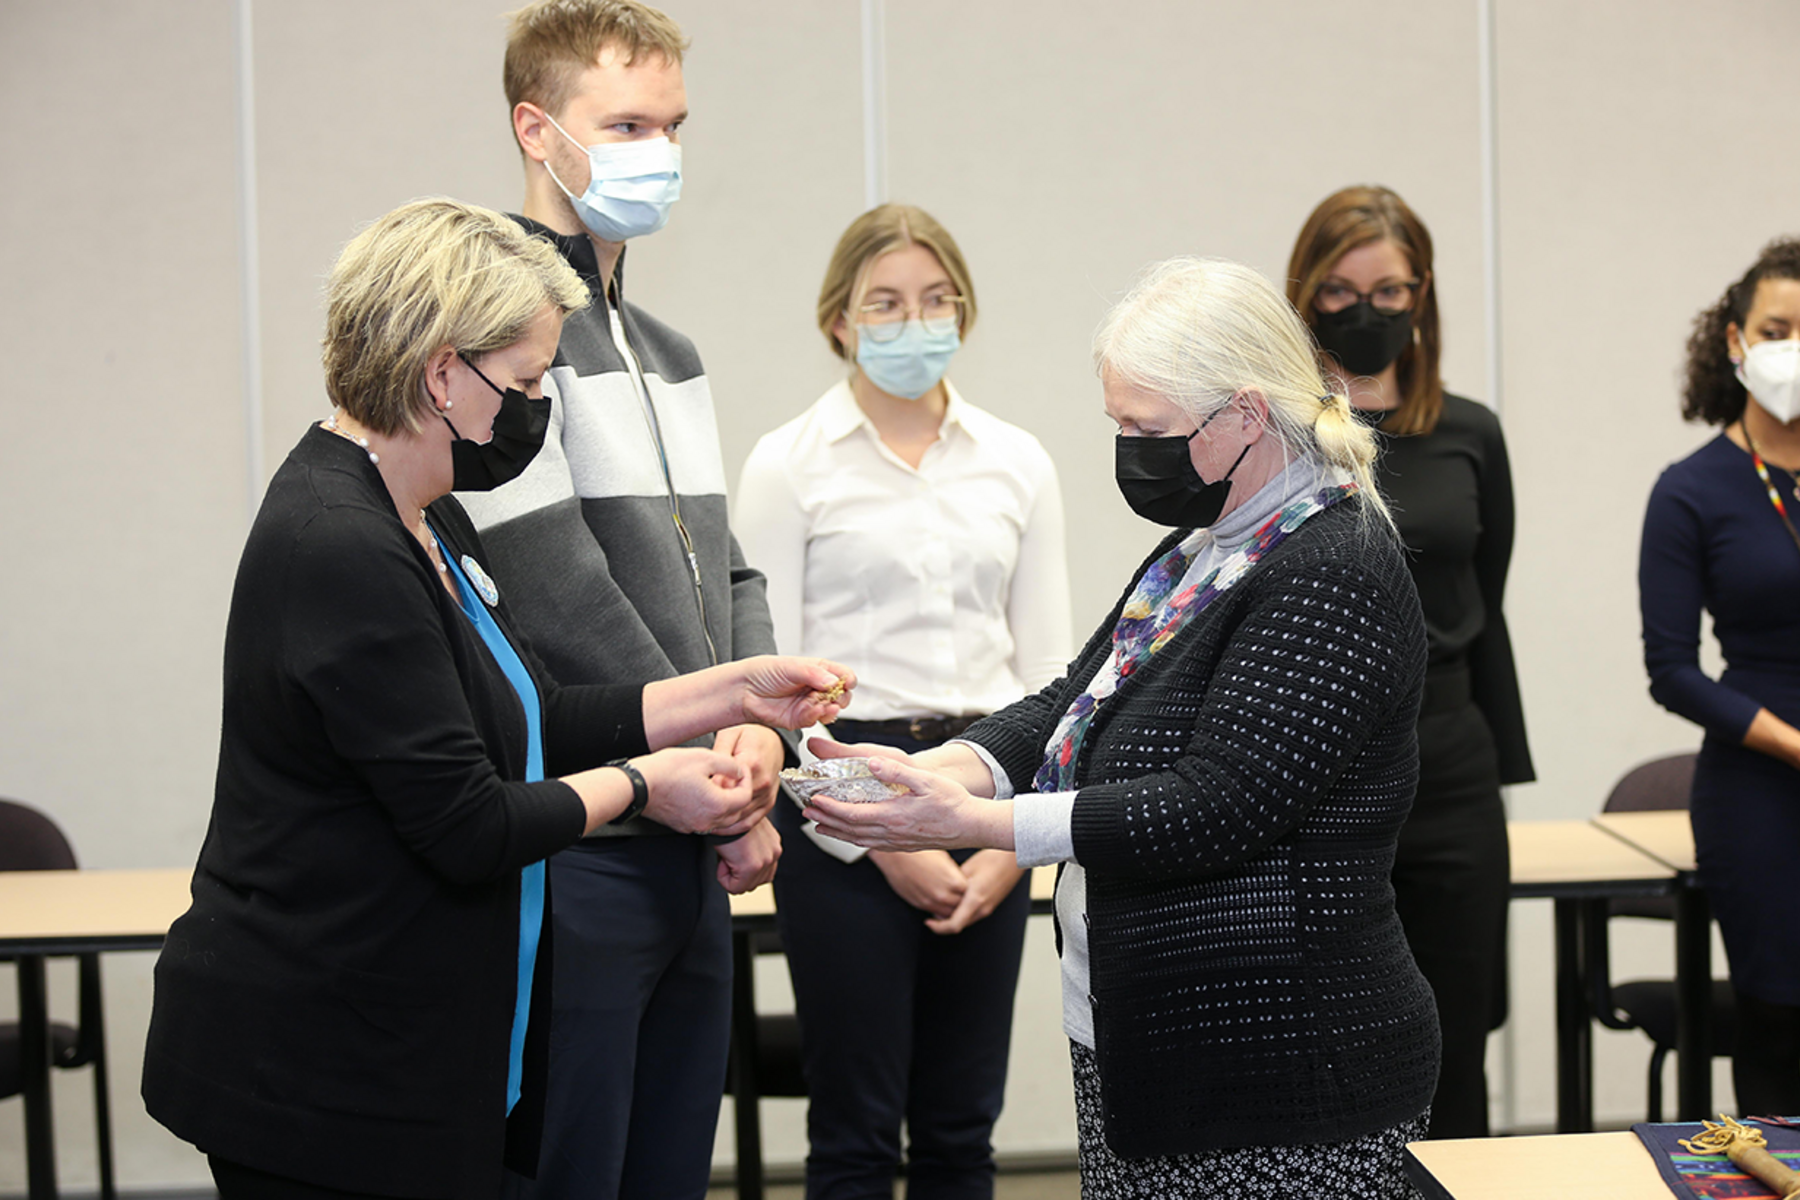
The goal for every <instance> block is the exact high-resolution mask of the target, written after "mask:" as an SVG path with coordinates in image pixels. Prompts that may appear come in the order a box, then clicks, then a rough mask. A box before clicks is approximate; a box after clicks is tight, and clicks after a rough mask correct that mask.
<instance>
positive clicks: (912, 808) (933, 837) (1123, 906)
mask: <svg viewBox="0 0 1800 1200" xmlns="http://www.w3.org/2000/svg"><path fill="white" fill-rule="evenodd" d="M1094 358H1095V363H1096V366H1097V368H1098V370H1099V374H1100V379H1101V383H1102V386H1103V389H1104V392H1105V404H1106V412H1107V415H1108V416H1110V417H1111V418H1112V419H1113V420H1114V421H1115V422H1116V423H1117V425H1118V428H1119V436H1118V438H1117V439H1116V441H1115V444H1114V453H1115V455H1116V475H1117V479H1118V484H1119V488H1120V490H1121V492H1122V493H1123V494H1124V497H1125V499H1126V501H1127V503H1129V504H1130V506H1131V507H1132V508H1133V509H1134V510H1135V511H1137V512H1138V513H1139V514H1140V515H1142V516H1144V517H1147V518H1148V519H1150V520H1152V521H1154V522H1156V523H1158V524H1162V525H1168V526H1173V527H1174V530H1173V532H1171V533H1170V534H1169V536H1168V537H1167V538H1165V539H1164V541H1163V542H1162V544H1161V545H1160V546H1158V547H1157V549H1156V550H1155V551H1153V552H1152V553H1151V556H1150V558H1149V559H1148V560H1147V561H1146V562H1145V563H1144V565H1143V567H1142V568H1140V570H1139V571H1138V572H1137V574H1136V575H1135V576H1134V577H1133V579H1132V581H1131V583H1130V584H1129V585H1128V586H1127V588H1126V589H1125V592H1124V594H1123V595H1122V596H1121V597H1120V600H1119V603H1118V605H1117V606H1116V607H1115V608H1114V610H1113V612H1112V614H1111V615H1110V616H1108V617H1107V619H1106V620H1105V622H1104V623H1103V624H1102V625H1101V627H1100V628H1099V629H1098V630H1097V631H1096V632H1095V634H1094V636H1093V637H1092V638H1091V639H1090V640H1089V641H1088V643H1087V646H1086V648H1084V649H1083V650H1082V651H1081V653H1080V654H1079V655H1078V656H1077V658H1076V659H1075V661H1074V662H1072V663H1071V664H1069V667H1068V670H1067V672H1066V674H1065V675H1064V676H1063V677H1062V678H1061V679H1059V680H1057V681H1056V682H1054V683H1052V684H1050V685H1049V686H1048V687H1045V688H1044V689H1042V690H1041V691H1039V692H1038V693H1037V694H1035V695H1032V696H1028V697H1026V698H1025V699H1024V700H1021V701H1020V702H1019V703H1017V704H1014V705H1012V706H1010V707H1008V708H1006V709H1003V710H1002V711H1000V712H999V713H996V714H995V715H994V716H993V717H991V718H989V719H988V720H986V721H982V722H979V723H978V724H976V725H974V726H973V727H972V728H970V729H969V730H968V731H967V732H966V733H965V734H964V735H963V739H962V740H959V741H958V742H955V743H952V744H950V745H948V746H944V747H942V748H940V749H937V750H933V751H928V752H926V753H923V754H919V755H916V756H914V757H913V758H912V760H911V762H897V761H895V762H884V761H880V760H878V761H877V762H876V764H875V766H874V770H875V772H876V774H878V775H879V776H881V777H883V778H886V779H889V780H891V781H894V782H897V783H900V784H902V785H904V786H905V787H906V788H908V789H909V792H908V793H907V794H903V795H900V796H897V797H895V798H894V799H892V800H890V801H887V802H884V803H876V804H844V803H839V802H836V801H832V800H824V799H822V800H818V801H816V802H815V803H814V804H813V806H812V807H811V808H810V809H809V810H808V815H810V816H812V817H814V818H815V819H816V820H817V822H818V824H819V827H820V828H821V829H822V830H823V831H824V832H826V833H828V834H830V835H832V836H834V837H839V838H844V839H846V840H850V841H853V842H856V843H858V844H860V845H867V846H879V847H883V848H886V849H896V850H897V849H917V848H919V847H922V846H986V847H1000V848H1005V849H1011V850H1013V851H1015V853H1016V854H1017V855H1018V858H1019V861H1020V863H1021V864H1023V865H1027V866H1031V865H1037V864H1044V863H1053V862H1060V863H1065V864H1067V866H1066V868H1065V869H1064V870H1063V871H1062V874H1061V877H1060V881H1059V884H1058V887H1057V899H1056V910H1057V917H1058V924H1059V928H1060V930H1061V934H1062V958H1063V972H1062V974H1063V1012H1064V1029H1065V1030H1066V1032H1067V1033H1068V1035H1069V1037H1070V1041H1071V1056H1072V1059H1073V1064H1074V1071H1075V1104H1076V1118H1077V1122H1078V1125H1079V1132H1080V1149H1081V1173H1082V1195H1083V1196H1085V1197H1089V1198H1090V1200H1094V1198H1106V1197H1127V1196H1132V1197H1136V1196H1183V1197H1229V1198H1231V1200H1247V1198H1254V1197H1291V1196H1296V1195H1308V1196H1313V1195H1316V1196H1333V1197H1410V1196H1412V1195H1413V1194H1414V1193H1413V1191H1412V1189H1411V1186H1410V1185H1409V1184H1408V1183H1407V1182H1406V1179H1405V1177H1404V1175H1403V1173H1402V1168H1401V1162H1402V1155H1403V1152H1404V1146H1405V1143H1406V1142H1407V1141H1408V1140H1410V1139H1413V1138H1416V1137H1419V1136H1421V1135H1422V1134H1423V1132H1424V1129H1425V1120H1426V1117H1425V1113H1426V1108H1427V1106H1428V1104H1429V1102H1430V1097H1431V1088H1432V1082H1433V1078H1434V1076H1435V1074H1436V1067H1437V1049H1438V1048H1437V1023H1436V1019H1435V1016H1434V1014H1433V1011H1432V1002H1431V991H1430V989H1429V988H1428V987H1427V986H1426V984H1425V980H1424V979H1423V977H1421V976H1420V974H1419V972H1418V969H1417V968H1416V967H1415V966H1414V965H1413V961H1412V957H1411V955H1410V954H1408V952H1407V948H1406V939H1405V937H1404V935H1403V934H1402V932H1401V929H1400V923H1399V920H1398V919H1397V918H1396V916H1395V914H1394V906H1393V895H1392V892H1391V891H1390V890H1389V887H1388V878H1387V877H1388V870H1389V868H1390V866H1391V864H1392V861H1393V853H1394V843H1395V839H1396V837H1397V835H1398V833H1399V830H1400V826H1401V823H1402V822H1403V821H1404V820H1405V819H1406V813H1407V809H1408V807H1409V806H1410V804H1411V803H1412V794H1413V785H1414V782H1415V780H1416V778H1417V771H1418V765H1417V758H1416V750H1415V741H1414V725H1415V723H1416V721H1417V718H1418V706H1419V691H1420V685H1421V682H1422V680H1423V677H1424V670H1425V630H1424V625H1423V622H1422V620H1421V618H1420V614H1419V605H1418V600H1417V598H1416V595H1415V593H1414V591H1413V585H1412V580H1411V579H1410V578H1409V577H1408V575H1407V573H1406V565H1405V562H1404V560H1403V558H1402V555H1401V550H1400V546H1399V543H1398V541H1397V539H1396V538H1395V536H1394V532H1393V528H1392V526H1391V524H1390V523H1389V521H1388V520H1387V517H1386V514H1385V512H1384V510H1383V507H1382V504H1381V500H1380V497H1379V496H1378V495H1377V494H1376V493H1375V490H1374V488H1373V486H1372V476H1371V473H1370V472H1371V464H1372V461H1373V458H1374V451H1375V448H1374V441H1373V437H1372V435H1371V434H1370V433H1369V431H1368V430H1367V429H1366V428H1365V427H1364V426H1363V425H1362V424H1361V423H1360V422H1358V421H1357V420H1356V418H1355V416H1354V415H1353V414H1352V413H1351V412H1350V411H1349V404H1348V401H1347V399H1346V398H1345V397H1344V396H1343V395H1342V394H1341V393H1338V392H1334V391H1332V390H1331V389H1329V388H1327V387H1326V385H1325V383H1324V380H1323V379H1322V378H1321V376H1320V373H1319V369H1318V366H1317V363H1316V361H1315V359H1314V355H1313V349H1312V343H1311V340H1310V339H1309V338H1308V336H1307V333H1306V330H1305V328H1304V326H1302V325H1301V323H1300V320H1299V318H1298V316H1297V315H1296V314H1295V313H1294V311H1293V309H1292V308H1291V307H1289V306H1288V305H1287V304H1286V303H1285V302H1284V301H1283V299H1282V297H1281V296H1280V294H1279V293H1277V292H1276V291H1275V289H1274V288H1273V287H1271V286H1270V284H1269V283H1268V282H1267V281H1266V280H1264V279H1263V278H1262V277H1261V276H1259V275H1257V274H1256V273H1255V272H1254V271H1251V270H1250V269H1248V268H1247V267H1243V266H1239V265H1238V264H1235V263H1228V262H1221V261H1216V260H1206V259H1176V260H1173V261H1170V262H1166V263H1163V264H1161V265H1159V266H1157V267H1154V268H1152V269H1151V270H1150V271H1149V272H1148V273H1147V274H1146V275H1145V276H1144V278H1143V279H1142V280H1141V281H1140V282H1139V283H1138V285H1137V286H1136V287H1135V288H1133V289H1132V291H1131V293H1130V294H1129V295H1127V296H1126V297H1125V299H1124V300H1122V301H1121V302H1120V303H1119V304H1118V305H1117V306H1116V307H1115V308H1114V309H1113V311H1112V312H1111V313H1110V314H1109V315H1108V317H1107V318H1106V320H1105V321H1104V323H1103V324H1102V325H1101V327H1100V331H1099V333H1098V334H1097V335H1096V338H1095V343H1094ZM815 747H817V748H819V749H821V750H823V751H825V752H827V753H837V751H834V750H832V748H831V747H829V746H826V745H824V744H823V743H819V742H815ZM861 749H862V750H863V751H864V752H874V751H873V748H870V747H864V748H861Z"/></svg>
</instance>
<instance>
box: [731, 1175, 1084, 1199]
mask: <svg viewBox="0 0 1800 1200" xmlns="http://www.w3.org/2000/svg"><path fill="white" fill-rule="evenodd" d="M805 1194H806V1192H805V1189H804V1188H802V1187H801V1186H800V1185H799V1184H797V1183H796V1184H771V1185H770V1186H769V1187H766V1188H764V1189H763V1197H764V1200H804V1197H805ZM894 1195H895V1196H896V1197H897V1198H900V1200H904V1197H905V1196H906V1184H905V1182H904V1181H902V1182H900V1183H898V1184H896V1185H895V1187H894ZM1080 1195H1081V1177H1080V1176H1079V1175H1077V1174H1076V1173H1075V1172H1073V1171H1030V1172H1025V1171H1019V1172H1012V1173H1008V1174H1002V1175H1000V1176H999V1177H998V1179H996V1180H995V1182H994V1200H1078V1197H1080ZM706 1196H707V1200H734V1198H735V1197H736V1196H737V1193H736V1192H735V1191H733V1190H732V1189H731V1188H714V1189H713V1190H712V1191H710V1192H708V1193H707V1194H706Z"/></svg>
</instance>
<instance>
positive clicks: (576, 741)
mask: <svg viewBox="0 0 1800 1200" xmlns="http://www.w3.org/2000/svg"><path fill="white" fill-rule="evenodd" d="M432 523H433V525H434V526H435V528H436V530H437V532H438V534H439V537H440V540H441V542H442V544H443V548H444V551H445V553H446V554H448V555H449V556H450V557H451V558H452V559H458V560H460V559H461V557H462V556H463V555H465V554H468V555H472V556H473V557H474V558H475V559H476V560H477V561H479V560H480V559H481V549H480V545H479V542H478V540H477V538H476V536H475V531H474V529H473V527H472V526H471V525H470V524H469V521H468V519H467V517H466V516H464V515H463V513H462V510H461V508H460V507H458V506H457V505H456V503H455V501H454V500H448V499H446V500H444V501H440V502H439V504H438V505H436V506H434V507H433V509H432ZM437 576H438V573H437V571H436V570H435V569H434V568H433V566H432V564H431V562H430V560H429V559H428V558H427V557H426V555H425V553H424V551H423V550H422V549H421V548H420V546H419V543H418V542H417V541H416V540H415V539H414V538H413V537H412V536H411V534H409V533H408V532H407V530H406V529H405V528H404V527H403V526H402V525H401V523H400V520H399V517H398V515H397V514H396V513H395V511H394V505H393V501H392V500H391V499H390V498H389V494H388V492H387V489H386V487H385V486H384V485H383V483H382V479H381V476H380V475H379V473H378V472H377V471H376V469H375V467H374V466H373V465H372V464H371V463H370V461H369V458H368V455H367V454H366V453H365V452H364V451H362V450H361V449H359V448H358V447H356V446H354V445H352V444H350V443H349V442H347V441H345V440H343V439H342V438H339V437H336V436H334V435H332V434H329V433H326V432H324V431H323V430H321V429H318V428H316V427H315V428H313V429H312V430H310V431H309V432H308V433H307V434H306V436H305V437H304V438H303V439H302V440H301V442H300V444H299V445H298V446H296V447H295V448H294V450H293V452H292V453H291V454H290V455H289V456H288V459H287V461H286V462H285V463H284V464H283V465H282V467H281V469H280V470H279V471H277V472H276V474H275V477H274V479H273V480H272V481H271V483H270V485H269V491H268V495H267V497H266V498H265V499H264V501H263V505H262V509H261V510H260V512H259V513H258V514H257V518H256V521H255V524H254V525H253V527H252V529H251V531H250V536H249V540H248V541H247V543H246V545H245V548H244V555H243V558H242V561H241V562H240V564H239V567H238V576H237V583H236V587H235V590H234V592H233V594H232V602H231V615H230V618H229V621H228V624H227V627H226V634H225V680H224V719H223V725H222V729H221V734H220V746H219V769H218V776H217V782H216V785H215V791H214V798H213V809H212V819H211V823H210V825H209V827H208V829H207V834H206V841H205V844H204V845H203V846H202V848H201V851H200V860H199V864H198V866H197V868H196V870H195V872H194V882H193V897H194V899H193V906H192V907H191V908H190V909H189V910H188V912H187V913H186V915H184V916H182V917H181V918H180V919H179V920H177V921H176V922H175V924H174V926H173V928H171V929H170V931H169V936H168V940H167V942H166V943H165V944H164V948H163V952H162V956H161V958H160V959H159V960H158V961H157V965H156V995H155V1003H154V1008H153V1011H152V1014H151V1021H150V1033H149V1041H148V1045H147V1047H146V1051H145V1061H144V1100H145V1103H146V1105H147V1106H148V1108H149V1111H150V1114H151V1115H152V1116H153V1117H155V1118H156V1119H157V1120H159V1121H161V1122H162V1123H163V1124H164V1125H166V1126H168V1127H169V1128H170V1129H171V1130H173V1131H174V1132H175V1133H176V1134H178V1135H179V1136H181V1137H183V1138H185V1139H187V1140H188V1141H191V1142H193V1143H195V1144H196V1145H198V1146H199V1147H200V1148H201V1149H202V1150H204V1151H206V1152H207V1153H209V1154H214V1155H218V1156H220V1157H223V1158H226V1159H229V1160H232V1161H236V1162H240V1163H243V1164H245V1165H248V1166H251V1167H255V1168H258V1169H261V1170H264V1171H270V1172H274V1173H276V1174H280V1175H286V1176H291V1177H294V1178H298V1179H302V1180H305V1181H308V1182H312V1183H316V1184H321V1185H325V1186H330V1187H336V1188H343V1189H348V1190H354V1191H370V1192H378V1193H382V1194H384V1195H394V1196H421V1197H463V1196H467V1197H477V1196H479V1197H492V1196H496V1195H499V1193H500V1188H501V1166H502V1162H503V1160H504V1161H505V1162H506V1163H507V1164H508V1165H512V1166H514V1167H515V1168H517V1169H521V1170H524V1171H526V1172H527V1173H529V1172H531V1171H533V1170H534V1169H535V1164H536V1155H537V1133H538V1126H539V1124H540V1118H541V1111H542V1109H541V1102H542V1082H543V1070H544V1066H545V1061H546V1060H545V1046H546V1042H545V1037H546V1035H547V1030H548V1025H549V1017H550V1010H549V999H550V946H549V934H550V930H549V923H548V922H547V921H546V922H545V925H544V928H543V939H544V940H543V942H542V943H541V945H540V951H539V955H538V961H537V974H536V976H535V979H534V984H533V988H532V1016H531V1022H530V1025H529V1030H530V1034H531V1036H530V1037H529V1038H528V1044H527V1052H526V1071H525V1078H524V1087H523V1094H522V1097H521V1099H520V1102H519V1104H518V1105H517V1106H516V1107H515V1109H514V1111H513V1115H512V1118H511V1120H510V1121H509V1120H508V1119H507V1117H506V1075H507V1057H508V1043H509V1031H510V1028H511V1025H512V1016H513V1006H514V1002H515V992H516V982H517V976H518V945H519V877H520V876H519V873H520V869H521V868H522V867H524V866H526V865H527V864H529V863H532V862H535V861H537V860H539V859H542V858H544V857H546V856H547V855H549V854H551V853H553V852H555V851H556V850H559V849H561V848H562V847H564V846H567V845H569V844H570V843H571V842H573V841H575V840H576V839H577V838H579V837H580V836H581V833H582V828H583V826H584V824H585V823H586V812H585V809H584V807H583V805H582V803H581V800H580V799H579V797H577V796H576V795H575V793H574V791H573V790H572V789H571V788H569V787H568V785H566V784H563V783H559V782H557V781H556V780H555V779H554V776H555V775H558V774H566V773H568V772H569V771H571V770H574V769H577V768H581V767H588V766H593V765H596V764H598V763H600V762H604V761H606V760H607V759H609V758H614V757H617V756H620V755H629V754H641V753H643V752H644V750H645V745H644V732H643V714H642V688H641V686H637V685H632V686H626V687H579V688H576V687H571V688H558V687H557V686H556V684H555V683H554V682H553V681H552V680H551V679H550V677H549V676H548V675H547V674H546V673H545V672H544V670H543V668H542V665H541V664H540V663H539V662H538V660H537V658H536V656H535V655H533V654H532V652H531V649H530V647H529V646H528V645H526V644H525V643H524V642H523V641H522V640H521V639H520V638H519V637H518V635H517V634H516V633H511V637H512V641H513V646H514V648H515V649H516V650H517V651H518V653H519V657H520V659H521V660H522V661H523V662H524V663H525V665H526V667H527V669H528V670H529V671H530V672H531V674H532V677H533V679H535V680H536V682H537V684H538V692H539V698H540V701H541V705H542V715H543V739H544V747H545V764H544V765H545V772H546V774H547V775H549V776H551V777H552V778H550V779H549V780H547V781H545V782H541V783H531V784H527V783H523V782H520V780H522V779H523V777H524V774H525V758H526V729H525V713H524V708H523V707H522V706H521V705H520V703H519V700H518V696H517V694H516V693H515V692H514V691H513V688H512V685H511V684H510V683H509V682H508V681H507V679H506V677H505V676H504V675H503V674H502V673H501V671H500V668H499V666H498V665H497V664H496V663H495V662H494V659H493V657H492V656H491V655H490V654H489V653H488V650H487V648H486V646H485V645H484V644H483V643H482V640H481V637H480V635H479V634H478V633H477V632H476V631H475V629H474V627H473V626H472V625H471V624H470V622H469V620H468V619H467V618H466V617H465V616H464V615H463V614H462V612H461V611H460V610H459V609H458V607H457V603H456V601H455V600H453V599H452V598H451V597H450V595H449V594H448V593H447V592H446V591H445V590H444V588H443V586H442V585H441V584H440V583H439V582H438V577H437ZM494 611H495V615H496V617H497V618H498V620H499V623H500V625H501V627H502V628H503V629H506V630H508V631H509V633H510V631H511V630H512V629H513V628H514V627H513V625H512V622H511V620H510V618H509V616H508V613H507V611H506V605H505V600H504V597H502V599H501V601H500V604H499V605H498V607H497V608H496V609H495V610H494ZM547 911H548V904H546V912H547Z"/></svg>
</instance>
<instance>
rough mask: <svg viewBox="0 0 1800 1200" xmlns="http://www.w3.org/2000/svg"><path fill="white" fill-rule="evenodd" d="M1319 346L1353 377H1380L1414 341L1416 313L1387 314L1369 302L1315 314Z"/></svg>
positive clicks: (1314, 326) (1314, 324) (1363, 301)
mask: <svg viewBox="0 0 1800 1200" xmlns="http://www.w3.org/2000/svg"><path fill="white" fill-rule="evenodd" d="M1313 332H1314V333H1315V334H1316V335H1317V336H1318V339H1319V345H1320V346H1321V347H1323V348H1324V349H1325V351H1326V352H1327V353H1328V354H1330V355H1331V356H1332V357H1333V358H1335V359H1337V360H1338V365H1340V366H1341V367H1343V368H1344V370H1346V371H1348V372H1349V373H1350V374H1352V375H1379V374H1381V373H1382V372H1383V371H1385V370H1387V366H1388V364H1389V363H1391V362H1393V361H1394V360H1395V359H1396V358H1399V357H1400V352H1401V351H1402V350H1404V349H1406V345H1407V343H1408V342H1410V341H1412V332H1413V323H1412V313H1411V312H1410V311H1402V312H1397V313H1384V312H1382V311H1381V310H1380V309H1378V308H1376V307H1375V306H1374V305H1373V304H1371V303H1369V302H1368V301H1367V300H1358V301H1357V302H1356V303H1355V304H1352V305H1351V306H1350V307H1349V308H1346V309H1342V310H1340V311H1338V312H1334V313H1322V312H1315V313H1314V314H1313Z"/></svg>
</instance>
